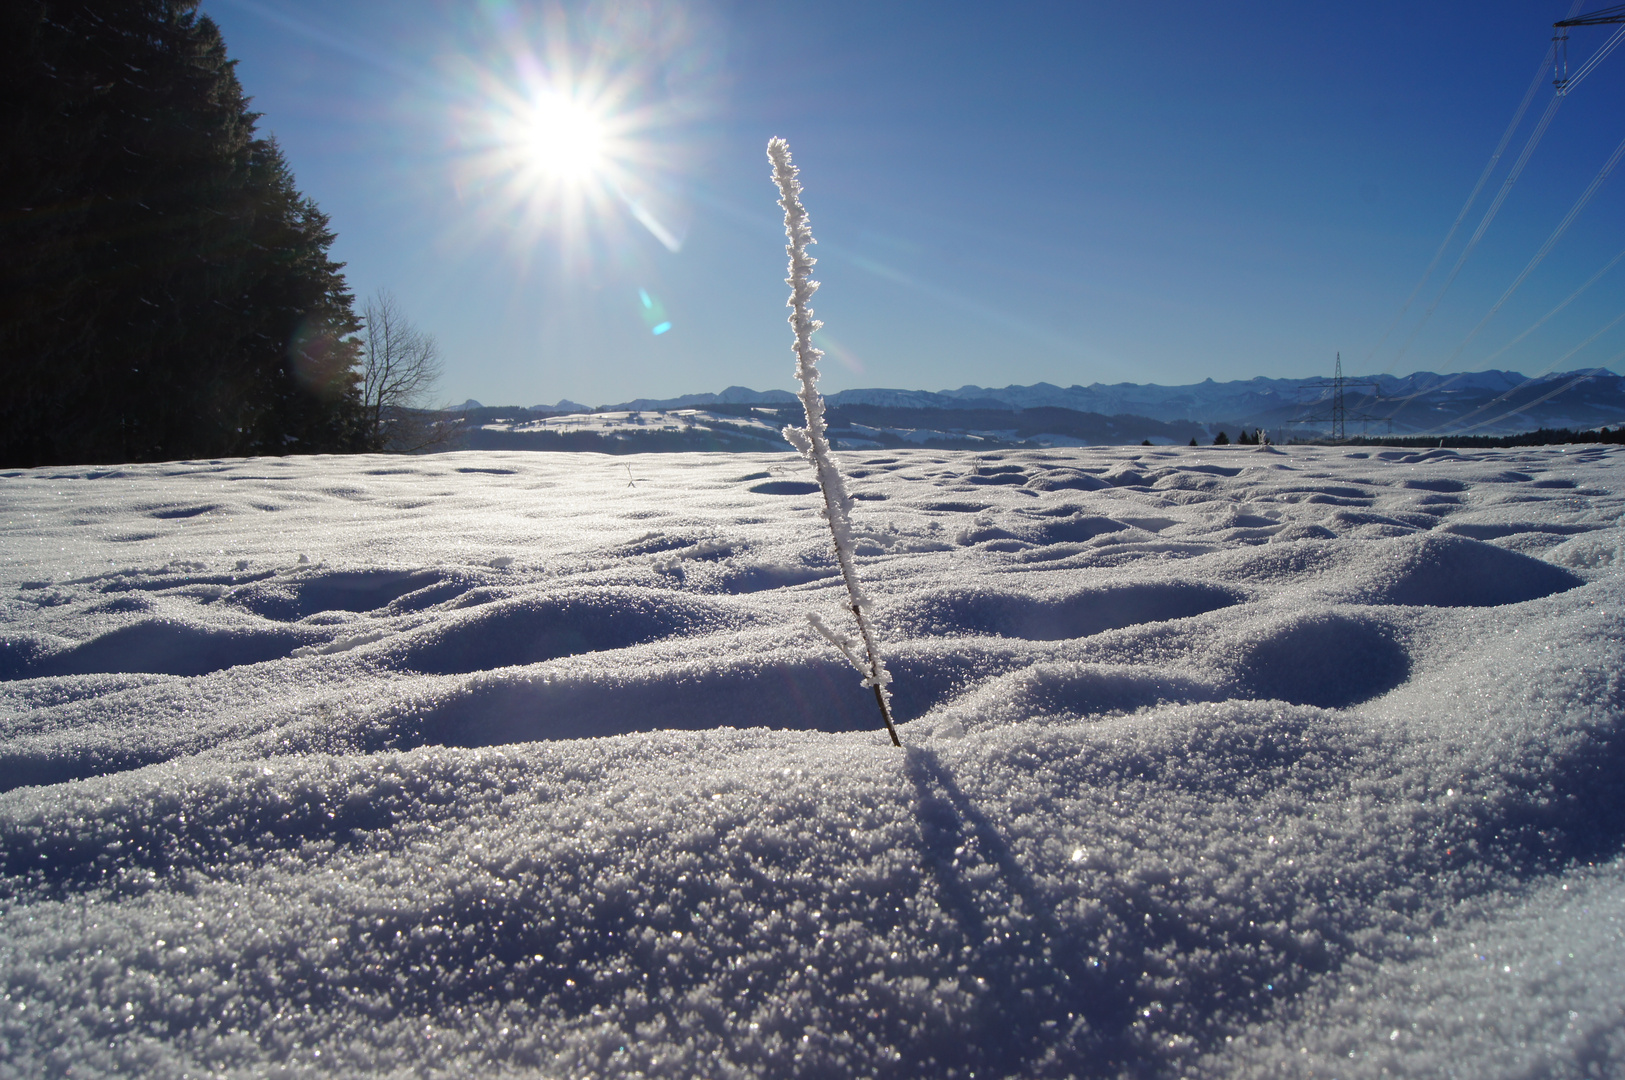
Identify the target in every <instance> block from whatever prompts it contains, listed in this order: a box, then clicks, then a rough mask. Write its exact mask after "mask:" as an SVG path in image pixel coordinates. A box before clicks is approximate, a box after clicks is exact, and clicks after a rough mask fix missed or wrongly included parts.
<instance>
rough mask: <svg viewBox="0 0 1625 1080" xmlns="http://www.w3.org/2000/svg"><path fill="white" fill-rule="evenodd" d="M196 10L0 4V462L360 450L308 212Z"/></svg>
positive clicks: (362, 439) (352, 324)
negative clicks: (0, 385) (0, 380)
mask: <svg viewBox="0 0 1625 1080" xmlns="http://www.w3.org/2000/svg"><path fill="white" fill-rule="evenodd" d="M196 8H197V3H196V0H117V2H109V0H100V2H84V0H80V2H50V0H6V2H5V3H4V4H0V12H3V13H0V87H3V90H0V365H3V368H4V393H3V394H0V465H3V466H7V467H16V466H33V465H45V464H63V463H88V462H113V461H158V460H167V459H173V458H187V457H214V456H224V455H244V454H285V453H310V452H318V451H347V450H358V449H365V448H367V434H366V428H365V425H364V422H363V419H362V417H361V412H360V408H359V402H360V399H359V391H358V388H357V379H358V373H357V370H356V365H357V363H358V360H359V352H360V347H361V346H360V343H359V341H358V340H357V339H356V336H355V335H356V332H357V330H358V329H359V325H360V324H359V322H358V320H357V318H356V315H355V312H354V299H353V297H352V296H351V294H350V292H349V289H348V287H347V285H346V283H345V280H344V276H343V274H342V273H341V272H340V271H341V269H342V268H341V265H340V264H338V263H335V262H333V261H332V259H331V258H329V256H328V249H329V246H330V245H331V244H332V242H333V238H334V237H333V232H332V231H331V229H330V228H329V227H328V219H327V216H326V215H325V214H323V213H322V212H321V210H320V209H318V208H317V206H316V204H315V203H313V202H312V201H311V200H309V199H308V198H306V197H305V196H303V195H302V194H300V192H299V190H298V189H297V188H296V187H295V186H294V177H293V174H292V172H291V171H290V170H289V167H288V163H287V162H286V161H285V160H284V158H283V156H282V153H281V151H280V150H279V149H278V148H277V145H276V143H275V141H274V140H272V139H267V138H261V137H258V136H257V135H256V134H255V121H256V119H257V118H258V115H259V114H257V113H255V112H252V111H251V110H250V109H249V107H248V99H247V97H246V96H245V95H244V93H243V89H242V87H241V86H240V85H239V84H238V82H237V76H236V74H235V72H234V70H233V68H234V61H232V60H231V59H230V58H228V56H227V55H226V46H225V43H224V42H223V41H222V39H221V36H220V32H219V29H218V28H217V27H216V26H215V24H214V23H213V22H212V21H210V20H209V19H208V18H207V17H205V16H199V15H198V14H197V11H196Z"/></svg>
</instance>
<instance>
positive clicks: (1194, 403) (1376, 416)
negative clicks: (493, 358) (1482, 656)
mask: <svg viewBox="0 0 1625 1080" xmlns="http://www.w3.org/2000/svg"><path fill="white" fill-rule="evenodd" d="M1331 399H1332V390H1331V388H1330V384H1329V380H1328V379H1326V378H1314V379H1267V378H1263V377H1259V378H1255V379H1247V380H1234V381H1231V382H1223V383H1221V382H1215V381H1213V380H1212V379H1208V380H1206V381H1204V382H1200V383H1193V384H1190V385H1186V386H1159V385H1157V384H1155V383H1148V384H1136V383H1117V384H1114V385H1110V386H1108V385H1105V384H1103V383H1092V384H1090V385H1089V386H1068V387H1060V386H1055V385H1053V384H1051V383H1036V384H1034V385H1032V386H1005V387H1000V388H997V389H995V388H992V387H982V386H962V387H960V388H959V389H957V390H940V391H935V392H932V391H926V390H887V389H852V390H842V391H840V392H838V393H834V394H831V395H829V404H830V405H831V406H832V407H833V408H835V409H837V410H839V409H842V408H846V407H849V406H860V405H862V406H873V407H878V408H882V409H905V410H940V411H943V412H946V413H952V412H955V411H962V410H985V409H995V410H1001V409H1002V410H1019V409H1068V410H1071V411H1073V412H1077V413H1084V414H1091V415H1094V416H1096V417H1102V418H1103V417H1114V418H1118V419H1140V420H1153V421H1157V422H1158V423H1169V422H1180V421H1188V422H1192V423H1196V424H1201V425H1205V426H1207V427H1209V428H1211V429H1213V430H1214V431H1216V430H1217V429H1218V428H1219V427H1228V428H1229V429H1230V431H1232V432H1234V431H1235V429H1236V427H1237V425H1245V426H1246V427H1249V428H1252V427H1262V428H1266V429H1269V430H1271V431H1274V432H1276V434H1277V436H1278V437H1277V439H1276V441H1277V442H1285V441H1288V440H1289V439H1290V438H1291V437H1292V436H1293V435H1294V434H1296V435H1302V436H1305V437H1308V436H1314V435H1317V434H1325V433H1326V431H1327V424H1326V421H1327V420H1329V410H1330V407H1331ZM1345 402H1346V408H1347V410H1348V418H1349V423H1350V425H1351V426H1350V428H1349V430H1350V432H1351V433H1356V432H1358V433H1365V434H1371V435H1382V434H1386V433H1388V432H1389V431H1390V429H1391V430H1392V432H1393V433H1395V434H1401V435H1403V434H1409V433H1416V432H1426V433H1429V434H1438V435H1456V434H1478V435H1503V434H1514V433H1518V432H1524V431H1533V430H1535V429H1536V428H1539V427H1552V428H1558V427H1566V428H1570V429H1574V430H1584V429H1587V428H1593V427H1597V426H1600V425H1609V424H1619V423H1622V422H1625V379H1621V378H1620V376H1618V375H1615V374H1613V373H1612V372H1609V371H1606V370H1596V371H1589V370H1588V371H1571V372H1562V373H1553V374H1547V375H1542V376H1538V377H1536V378H1533V379H1526V378H1525V377H1524V376H1523V375H1520V374H1518V373H1517V372H1515V371H1478V372H1460V373H1456V374H1447V375H1439V374H1435V373H1433V372H1430V371H1418V372H1414V373H1412V374H1410V375H1406V376H1396V375H1367V376H1352V375H1351V376H1350V377H1349V378H1348V379H1347V381H1346V385H1345ZM788 403H790V395H789V394H787V393H786V392H785V391H783V390H766V391H755V390H750V389H747V388H745V387H740V386H730V387H729V388H728V389H726V390H724V391H723V392H722V393H720V394H689V395H685V396H683V397H680V398H672V399H669V400H665V401H654V400H650V399H639V400H638V401H634V402H629V403H626V404H624V405H619V406H615V408H616V409H618V410H621V411H626V410H664V411H670V410H674V409H692V408H696V407H703V406H707V405H717V404H734V405H739V404H747V405H785V404H788ZM567 404H568V405H570V409H568V410H567V409H566V408H565V406H566V405H567ZM557 411H560V412H564V411H579V409H578V407H576V406H574V404H573V403H566V402H560V403H559V406H558V408H557ZM1317 416H1318V417H1319V419H1320V422H1318V423H1311V422H1308V420H1309V418H1312V417H1317ZM944 423H947V424H950V425H952V423H953V422H952V421H949V420H945V421H944ZM958 426H960V427H963V426H964V425H958ZM1126 431H1127V428H1125V432H1126ZM1146 436H1147V437H1150V438H1151V439H1152V441H1153V442H1165V441H1166V439H1159V438H1157V436H1156V434H1155V433H1153V432H1151V431H1149V430H1148V431H1147V432H1146ZM1141 437H1142V436H1141V435H1140V434H1135V435H1133V436H1132V437H1128V438H1116V439H1110V440H1099V441H1109V442H1115V443H1122V442H1135V443H1137V442H1139V441H1140V439H1141ZM1209 438H1211V433H1210V435H1209ZM1091 441H1095V440H1091ZM1184 441H1185V440H1184V439H1180V440H1179V442H1181V443H1183V442H1184ZM1202 441H1204V442H1206V441H1208V439H1203V440H1202ZM1052 445H1068V444H1067V443H1065V442H1062V443H1055V444H1052ZM475 449H494V447H475Z"/></svg>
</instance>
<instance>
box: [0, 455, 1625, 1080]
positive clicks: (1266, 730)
mask: <svg viewBox="0 0 1625 1080" xmlns="http://www.w3.org/2000/svg"><path fill="white" fill-rule="evenodd" d="M841 459H842V466H843V469H844V470H845V471H846V473H847V476H848V479H849V483H850V485H851V491H852V494H853V495H854V497H855V499H856V506H855V510H854V517H853V527H854V534H855V536H856V539H857V544H858V556H859V562H860V573H861V575H862V578H863V582H864V586H865V589H866V590H867V591H868V593H869V594H870V595H871V597H872V598H873V600H874V603H875V614H876V619H877V624H878V627H879V632H880V634H881V643H882V646H883V648H884V649H885V651H886V656H887V662H888V665H889V667H890V668H891V671H892V674H893V676H894V678H895V682H894V683H893V689H894V692H895V695H896V701H895V704H896V709H897V713H898V717H899V719H900V720H901V721H904V723H903V724H902V726H901V729H900V730H901V734H902V736H903V740H904V742H905V744H906V746H905V748H904V749H903V750H901V751H899V750H896V749H895V748H893V747H892V746H891V745H890V744H889V741H888V740H887V738H886V735H885V733H884V730H883V729H882V728H881V726H880V721H879V715H878V712H877V710H876V709H875V707H874V698H873V695H872V693H870V692H868V691H865V690H864V689H863V687H862V686H861V685H860V679H859V676H858V675H857V674H856V673H855V672H853V671H852V669H851V668H850V666H849V665H848V664H847V663H846V661H845V660H844V659H843V658H842V657H841V656H840V655H839V654H838V653H836V652H835V650H833V649H832V648H831V647H830V646H829V645H828V644H827V643H826V642H824V641H823V640H822V639H820V638H819V637H818V636H817V635H816V633H815V632H814V630H813V629H812V627H811V626H810V625H809V622H808V619H807V614H808V613H809V612H816V613H818V614H820V615H822V616H823V617H824V618H825V619H826V620H828V621H829V622H830V624H831V625H832V626H836V627H840V628H844V627H846V626H847V625H848V623H849V616H848V617H846V618H845V619H843V614H842V610H841V602H842V598H843V596H844V592H843V590H842V588H841V584H840V578H839V575H838V572H837V569H836V567H835V564H834V562H833V560H832V558H831V555H830V552H829V549H828V535H829V534H828V529H827V528H826V526H825V524H824V522H823V521H822V519H821V518H820V517H819V516H818V505H819V497H818V495H817V494H816V491H815V489H814V488H813V487H812V485H811V484H810V483H809V480H810V479H811V476H810V470H809V469H808V468H807V466H806V465H805V464H804V463H802V462H800V461H799V460H797V459H795V458H793V457H791V456H789V455H786V454H767V453H764V454H736V455H705V454H678V455H665V456H640V457H631V458H607V457H600V456H596V455H586V454H580V455H578V454H523V453H494V452H493V453H461V454H443V455H434V456H428V457H418V458H398V457H381V456H376V457H375V456H368V457H315V458H288V459H254V460H228V461H211V462H186V463H178V464H166V465H138V466H119V467H113V468H82V469H61V468H47V469H36V470H31V471H23V472H8V473H3V474H0V528H3V529H4V543H3V545H0V576H3V580H0V619H3V625H0V680H3V681H0V731H3V738H0V789H3V790H4V792H5V793H4V794H0V859H3V860H4V876H3V879H0V973H3V987H0V1076H3V1077H35V1076H75V1077H89V1076H100V1075H141V1076H151V1077H181V1076H222V1077H224V1076H232V1077H236V1076H243V1077H248V1076H266V1075H280V1076H289V1077H296V1076H329V1075H331V1076H349V1075H356V1074H383V1075H401V1076H420V1075H421V1076H433V1075H448V1076H450V1075H471V1076H526V1075H529V1076H589V1075H600V1076H627V1077H631V1076H648V1077H654V1076H660V1077H744V1076H770V1077H780V1076H808V1077H811V1076H819V1077H846V1076H887V1077H967V1078H968V1077H971V1076H977V1077H996V1076H1045V1077H1049V1076H1056V1077H1061V1076H1116V1075H1123V1076H1152V1075H1167V1076H1176V1075H1177V1076H1213V1077H1235V1076H1259V1077H1264V1076H1269V1077H1275V1076H1305V1077H1307V1076H1316V1077H1329V1076H1335V1077H1376V1076H1381V1075H1411V1076H1428V1077H1434V1076H1452V1077H1464V1078H1466V1077H1474V1078H1477V1077H1503V1076H1504V1077H1522V1076H1531V1075H1540V1076H1551V1077H1571V1076H1572V1077H1583V1076H1605V1075H1620V1072H1621V1069H1625V855H1622V850H1625V848H1622V844H1625V768H1622V767H1625V685H1622V673H1625V657H1622V651H1625V649H1622V644H1621V643H1622V630H1625V618H1622V614H1625V584H1622V581H1621V569H1622V567H1625V523H1622V521H1621V512H1622V510H1625V469H1622V466H1625V451H1619V450H1615V449H1608V448H1600V447H1598V448H1584V449H1574V448H1570V449H1568V450H1566V451H1565V450H1561V449H1536V450H1519V451H1482V452H1459V453H1458V452H1451V451H1447V450H1434V451H1409V450H1380V449H1373V450H1370V451H1360V452H1350V451H1347V450H1343V449H1327V448H1322V449H1309V448H1291V449H1285V450H1283V449H1280V448H1275V447H1259V448H1253V447H1230V448H1200V449H1197V448H1177V449H1176V448H1145V447H1132V448H1130V447H1123V448H1109V449H1080V450H1049V451H1030V452H1014V451H1012V452H1003V453H988V454H970V453H945V452H935V451H928V450H906V451H895V452H852V453H846V454H843V455H841Z"/></svg>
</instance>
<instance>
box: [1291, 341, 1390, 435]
mask: <svg viewBox="0 0 1625 1080" xmlns="http://www.w3.org/2000/svg"><path fill="white" fill-rule="evenodd" d="M1350 385H1353V386H1369V387H1370V388H1371V399H1372V400H1373V401H1375V400H1376V399H1377V398H1378V397H1379V396H1380V395H1381V393H1382V389H1381V388H1380V387H1379V386H1378V385H1377V384H1376V383H1374V382H1369V381H1367V380H1365V379H1346V378H1344V377H1343V354H1342V353H1341V352H1339V353H1338V354H1337V368H1336V372H1335V373H1334V374H1333V375H1332V377H1331V379H1329V380H1324V381H1321V382H1311V383H1302V384H1300V385H1299V389H1301V390H1330V391H1331V392H1332V397H1331V403H1330V404H1331V408H1330V410H1329V411H1327V412H1320V413H1312V414H1310V415H1308V416H1299V417H1296V418H1294V419H1292V420H1288V421H1287V423H1289V424H1324V423H1326V422H1327V421H1330V422H1331V425H1332V441H1333V442H1342V441H1343V440H1345V439H1347V438H1348V421H1350V420H1353V421H1355V422H1357V423H1362V424H1369V423H1371V422H1372V421H1374V420H1382V419H1383V418H1382V417H1380V416H1372V415H1371V414H1370V413H1363V412H1356V413H1350V412H1349V411H1348V407H1347V406H1346V405H1345V404H1344V402H1343V393H1344V387H1347V386H1350ZM1322 400H1324V398H1322ZM1317 404H1318V402H1317ZM1393 427H1394V423H1393V421H1392V420H1389V421H1388V429H1389V430H1390V431H1392V430H1393Z"/></svg>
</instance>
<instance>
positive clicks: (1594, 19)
mask: <svg viewBox="0 0 1625 1080" xmlns="http://www.w3.org/2000/svg"><path fill="white" fill-rule="evenodd" d="M1613 23H1625V4H1615V5H1614V6H1613V7H1605V8H1598V9H1597V10H1596V11H1593V12H1591V13H1590V14H1589V15H1578V16H1576V17H1574V18H1572V19H1563V20H1561V21H1560V22H1554V23H1553V24H1552V28H1553V29H1555V30H1556V31H1557V34H1556V35H1555V36H1554V37H1553V38H1552V48H1553V50H1554V51H1555V52H1556V53H1557V56H1556V57H1555V59H1556V61H1557V77H1556V78H1555V79H1553V80H1552V85H1553V86H1555V87H1557V92H1558V93H1559V94H1567V93H1568V92H1569V84H1570V83H1571V82H1579V81H1580V79H1582V78H1584V77H1585V76H1586V75H1587V74H1589V73H1590V70H1591V68H1593V67H1594V66H1596V64H1597V62H1598V61H1599V60H1601V59H1602V58H1603V57H1605V56H1607V55H1608V53H1610V52H1612V51H1613V46H1612V45H1604V46H1603V47H1602V51H1601V52H1599V53H1598V54H1597V55H1596V56H1594V57H1592V58H1591V59H1590V60H1588V61H1587V62H1586V64H1585V66H1584V67H1583V68H1581V69H1580V71H1579V72H1578V73H1576V74H1575V75H1574V77H1573V78H1572V79H1571V78H1570V77H1569V27H1571V26H1608V25H1611V24H1613Z"/></svg>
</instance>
